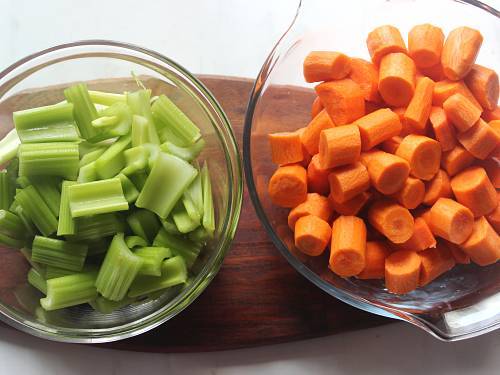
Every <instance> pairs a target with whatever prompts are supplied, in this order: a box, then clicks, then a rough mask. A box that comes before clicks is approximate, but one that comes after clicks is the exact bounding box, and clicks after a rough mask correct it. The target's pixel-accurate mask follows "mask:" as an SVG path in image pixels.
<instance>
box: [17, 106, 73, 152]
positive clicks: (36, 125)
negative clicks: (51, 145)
mask: <svg viewBox="0 0 500 375" xmlns="http://www.w3.org/2000/svg"><path fill="white" fill-rule="evenodd" d="M12 116H13V118H14V124H15V126H16V130H17V135H18V136H19V139H21V142H22V143H43V142H76V141H78V140H80V137H79V136H78V130H77V128H76V124H75V121H74V120H73V104H71V103H64V104H55V105H49V106H46V107H38V108H32V109H26V110H23V111H17V112H14V113H13V115H12Z"/></svg>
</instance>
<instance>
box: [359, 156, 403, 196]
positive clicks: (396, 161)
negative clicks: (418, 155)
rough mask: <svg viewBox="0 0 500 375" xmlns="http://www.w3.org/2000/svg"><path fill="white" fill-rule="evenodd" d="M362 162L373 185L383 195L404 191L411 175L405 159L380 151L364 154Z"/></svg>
mask: <svg viewBox="0 0 500 375" xmlns="http://www.w3.org/2000/svg"><path fill="white" fill-rule="evenodd" d="M361 162H362V163H363V164H364V165H365V167H366V169H367V170H368V174H369V175H370V181H371V184H372V185H373V187H374V188H375V189H377V190H378V191H380V192H381V193H382V194H393V193H396V192H397V191H399V190H400V189H402V188H403V185H404V183H405V181H406V179H407V178H408V175H409V174H410V165H409V164H408V162H407V161H406V160H405V159H403V158H401V157H399V156H396V155H393V154H389V153H387V152H384V151H380V150H371V151H368V152H364V153H362V154H361Z"/></svg>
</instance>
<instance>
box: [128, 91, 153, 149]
mask: <svg viewBox="0 0 500 375" xmlns="http://www.w3.org/2000/svg"><path fill="white" fill-rule="evenodd" d="M150 100H151V90H146V89H144V90H137V91H134V92H128V93H127V104H128V106H129V107H130V110H131V111H132V113H133V114H134V115H139V116H142V117H144V118H145V119H146V120H147V121H148V122H149V123H150V124H154V120H153V114H152V113H151V105H150ZM158 143H159V142H158Z"/></svg>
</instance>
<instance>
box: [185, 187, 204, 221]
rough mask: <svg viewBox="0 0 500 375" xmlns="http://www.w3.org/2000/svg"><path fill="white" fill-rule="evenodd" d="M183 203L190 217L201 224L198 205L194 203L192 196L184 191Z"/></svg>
mask: <svg viewBox="0 0 500 375" xmlns="http://www.w3.org/2000/svg"><path fill="white" fill-rule="evenodd" d="M182 205H183V206H184V210H185V211H186V213H187V214H188V216H189V218H190V219H191V220H192V221H193V222H195V223H198V224H200V221H201V216H202V214H200V211H198V207H196V205H195V204H194V203H193V201H192V200H191V198H190V197H189V196H188V195H186V193H184V195H183V197H182Z"/></svg>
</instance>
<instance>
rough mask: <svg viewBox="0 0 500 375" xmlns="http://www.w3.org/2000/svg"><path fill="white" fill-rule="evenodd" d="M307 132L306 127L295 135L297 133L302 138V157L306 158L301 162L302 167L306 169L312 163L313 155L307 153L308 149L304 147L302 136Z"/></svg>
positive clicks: (296, 131) (298, 130)
mask: <svg viewBox="0 0 500 375" xmlns="http://www.w3.org/2000/svg"><path fill="white" fill-rule="evenodd" d="M305 131H306V127H303V128H299V129H297V130H295V133H297V134H298V135H299V137H300V144H301V146H302V155H303V156H304V157H303V158H302V161H301V162H300V165H302V166H303V167H304V168H307V166H308V165H309V163H310V162H311V159H312V155H311V154H310V153H309V152H308V151H307V149H306V147H305V146H304V143H303V142H302V135H303V134H304V132H305Z"/></svg>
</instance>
